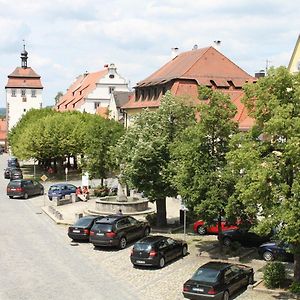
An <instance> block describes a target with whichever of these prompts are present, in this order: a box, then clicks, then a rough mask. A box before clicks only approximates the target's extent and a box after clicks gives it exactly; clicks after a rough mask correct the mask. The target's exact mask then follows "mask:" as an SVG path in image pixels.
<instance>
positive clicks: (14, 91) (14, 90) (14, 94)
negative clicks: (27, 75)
mask: <svg viewBox="0 0 300 300" xmlns="http://www.w3.org/2000/svg"><path fill="white" fill-rule="evenodd" d="M16 94H17V91H16V89H12V90H11V96H12V97H16Z"/></svg>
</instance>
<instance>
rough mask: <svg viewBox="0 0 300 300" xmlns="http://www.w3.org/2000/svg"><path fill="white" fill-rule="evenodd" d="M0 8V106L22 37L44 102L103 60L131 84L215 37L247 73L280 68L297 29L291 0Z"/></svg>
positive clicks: (93, 0)
mask: <svg viewBox="0 0 300 300" xmlns="http://www.w3.org/2000/svg"><path fill="white" fill-rule="evenodd" d="M0 7H1V10H0V82H1V86H2V88H1V89H0V107H5V106H6V102H5V101H6V99H5V85H6V84H7V76H8V75H9V74H10V73H12V72H13V71H14V69H15V68H16V67H18V66H21V59H20V53H21V51H22V49H23V43H24V42H23V40H25V44H26V50H27V51H28V66H30V67H32V68H33V69H34V70H35V71H36V72H37V73H38V74H39V75H40V76H41V80H42V84H43V86H44V91H43V105H44V106H48V105H53V104H54V98H55V96H56V95H57V93H58V92H60V91H61V92H63V93H65V92H66V90H67V88H68V87H69V86H70V85H71V83H72V82H73V81H74V80H75V79H76V77H77V76H78V75H80V74H83V73H85V72H86V71H88V72H96V71H100V70H102V69H103V68H104V65H105V64H109V63H114V64H115V65H116V67H117V71H118V73H119V74H121V75H122V76H123V77H125V78H126V79H127V80H128V82H129V84H130V86H131V87H134V86H135V84H136V83H137V82H138V81H141V80H143V79H144V78H146V77H148V76H149V75H150V74H151V73H153V72H154V71H155V70H157V69H158V68H159V67H161V66H162V65H163V64H165V63H166V62H168V61H169V60H170V59H171V48H174V47H178V48H179V52H184V51H189V50H191V49H192V48H193V46H194V45H198V48H204V47H208V46H212V45H214V41H216V40H219V41H221V44H220V48H219V51H220V52H222V53H223V54H224V55H225V56H227V57H228V58H229V59H231V60H232V61H233V62H234V63H235V64H237V65H238V66H239V67H241V68H242V69H244V70H245V71H246V72H248V73H249V74H250V75H254V73H255V72H258V71H259V70H261V69H265V68H266V67H267V66H275V67H278V66H281V65H284V66H287V65H288V63H289V60H290V57H291V55H292V52H293V49H294V47H295V44H296V41H297V38H298V35H299V33H300V17H299V13H300V1H295V0H285V1H282V0H273V1H271V0H264V1H261V0H227V1H224V0H210V1H209V0H207V1H203V0H184V1H183V0H158V1H156V0H51V1H49V0H47V1H46V0H30V1H24V0H22V1H21V0H0Z"/></svg>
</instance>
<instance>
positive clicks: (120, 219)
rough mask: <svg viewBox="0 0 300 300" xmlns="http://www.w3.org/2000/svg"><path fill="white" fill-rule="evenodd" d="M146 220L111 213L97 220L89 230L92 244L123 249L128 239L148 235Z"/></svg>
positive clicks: (136, 238) (148, 228) (148, 227)
mask: <svg viewBox="0 0 300 300" xmlns="http://www.w3.org/2000/svg"><path fill="white" fill-rule="evenodd" d="M149 233H150V225H149V223H148V222H144V221H138V220H136V219H135V218H133V217H131V216H119V215H111V216H108V217H105V218H102V219H101V220H99V221H97V222H96V223H95V224H94V226H93V227H92V229H91V232H90V242H91V243H93V245H94V246H117V247H119V248H120V249H124V248H126V246H127V243H128V242H129V241H133V240H138V239H140V238H142V237H144V236H147V235H149Z"/></svg>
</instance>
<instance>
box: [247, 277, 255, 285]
mask: <svg viewBox="0 0 300 300" xmlns="http://www.w3.org/2000/svg"><path fill="white" fill-rule="evenodd" d="M253 283H254V278H253V274H249V276H248V280H247V285H249V284H253Z"/></svg>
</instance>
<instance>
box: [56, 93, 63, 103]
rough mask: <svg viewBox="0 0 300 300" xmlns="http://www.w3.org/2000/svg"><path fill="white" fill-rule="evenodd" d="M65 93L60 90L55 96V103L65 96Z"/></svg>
mask: <svg viewBox="0 0 300 300" xmlns="http://www.w3.org/2000/svg"><path fill="white" fill-rule="evenodd" d="M63 95H64V94H63V93H62V92H58V93H57V94H56V96H55V98H54V101H55V104H57V103H58V102H59V99H60V98H61V97H62V96H63Z"/></svg>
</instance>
